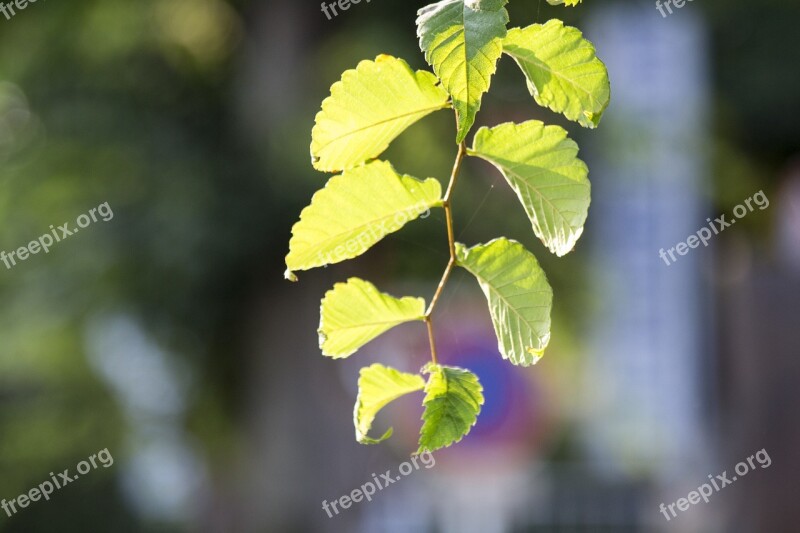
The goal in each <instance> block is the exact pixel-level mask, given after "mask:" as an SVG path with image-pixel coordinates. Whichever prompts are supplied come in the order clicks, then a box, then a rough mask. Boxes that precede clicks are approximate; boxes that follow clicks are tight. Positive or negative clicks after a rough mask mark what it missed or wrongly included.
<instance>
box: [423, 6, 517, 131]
mask: <svg viewBox="0 0 800 533" xmlns="http://www.w3.org/2000/svg"><path fill="white" fill-rule="evenodd" d="M505 4H506V0H470V2H469V4H465V2H464V0H442V1H441V2H437V3H435V4H431V5H429V6H426V7H423V8H422V9H420V10H419V12H418V13H417V14H418V17H417V36H418V37H419V43H420V48H421V49H422V51H423V52H425V58H426V59H427V60H428V63H429V64H430V65H431V66H432V67H433V71H434V72H435V73H436V75H437V76H439V78H441V80H442V84H443V85H444V87H445V89H447V92H448V93H450V96H451V97H452V99H453V107H454V108H455V110H456V113H457V115H458V133H457V135H456V142H457V143H459V142H461V141H462V140H463V139H464V137H466V136H467V133H469V130H470V128H471V127H472V125H473V123H474V122H475V115H476V114H477V113H478V110H479V109H480V107H481V98H482V96H483V93H485V92H486V91H488V90H489V85H490V83H491V79H492V75H493V74H494V72H495V70H496V68H497V60H498V59H500V56H501V55H502V53H503V37H505V35H506V24H508V12H507V11H506V9H505V8H504V7H503V6H504V5H505ZM470 6H472V7H470Z"/></svg>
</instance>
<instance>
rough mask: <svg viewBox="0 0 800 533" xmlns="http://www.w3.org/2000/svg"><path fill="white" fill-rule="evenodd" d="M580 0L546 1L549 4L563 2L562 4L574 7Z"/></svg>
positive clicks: (553, 4) (554, 4) (581, 0)
mask: <svg viewBox="0 0 800 533" xmlns="http://www.w3.org/2000/svg"><path fill="white" fill-rule="evenodd" d="M581 2H583V0H566V1H565V0H547V3H548V4H550V5H551V6H560V5H562V4H564V5H567V6H572V7H575V6H577V5H578V4H580V3H581Z"/></svg>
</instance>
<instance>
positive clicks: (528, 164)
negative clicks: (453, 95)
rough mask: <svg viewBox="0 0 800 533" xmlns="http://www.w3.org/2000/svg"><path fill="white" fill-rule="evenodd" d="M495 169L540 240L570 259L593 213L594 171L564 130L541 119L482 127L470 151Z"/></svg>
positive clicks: (554, 251)
mask: <svg viewBox="0 0 800 533" xmlns="http://www.w3.org/2000/svg"><path fill="white" fill-rule="evenodd" d="M468 153H469V154H470V155H473V156H476V157H480V158H482V159H485V160H486V161H489V162H490V163H492V164H493V165H494V166H496V167H497V168H498V169H499V170H500V172H502V173H503V176H505V178H506V181H508V183H509V184H510V185H511V188H512V189H514V192H516V193H517V197H518V198H519V199H520V201H521V202H522V205H523V207H524V208H525V212H526V213H527V214H528V218H530V220H531V223H532V225H533V231H534V233H536V236H537V237H539V239H541V241H542V242H543V243H544V244H545V246H547V247H548V248H549V249H550V250H551V251H552V252H553V253H554V254H556V255H558V256H562V255H565V254H566V253H568V252H569V251H570V250H572V249H573V248H574V247H575V243H576V242H577V241H578V238H580V236H581V234H582V233H583V224H584V223H585V222H586V217H587V215H588V213H589V203H590V202H591V185H590V184H589V179H588V178H587V176H588V174H589V169H588V167H587V166H586V164H585V163H584V162H583V161H581V160H580V159H578V157H577V155H578V145H577V144H575V142H574V141H572V140H571V139H569V138H568V137H567V132H566V131H565V130H564V129H563V128H561V127H559V126H545V125H544V124H543V123H542V122H539V121H538V120H530V121H528V122H523V123H522V124H513V123H510V122H509V123H506V124H501V125H499V126H496V127H494V128H491V129H489V128H481V129H480V130H478V133H476V134H475V143H474V146H473V148H472V150H470V151H469V152H468Z"/></svg>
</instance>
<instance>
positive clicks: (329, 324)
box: [319, 278, 425, 359]
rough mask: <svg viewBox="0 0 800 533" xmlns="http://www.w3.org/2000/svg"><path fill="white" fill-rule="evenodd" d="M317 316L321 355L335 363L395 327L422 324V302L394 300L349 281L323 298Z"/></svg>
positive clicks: (362, 283) (365, 283)
mask: <svg viewBox="0 0 800 533" xmlns="http://www.w3.org/2000/svg"><path fill="white" fill-rule="evenodd" d="M320 315H321V316H320V324H319V346H320V348H321V349H322V353H323V354H324V355H327V356H330V357H333V358H334V359H339V358H342V357H347V356H348V355H351V354H353V353H354V352H355V351H356V350H358V349H359V348H361V347H362V346H363V345H365V344H366V343H368V342H369V341H371V340H372V339H374V338H375V337H377V336H378V335H380V334H381V333H383V332H385V331H387V330H389V329H391V328H393V327H395V326H397V325H399V324H402V323H404V322H412V321H415V320H422V319H423V318H424V316H425V300H423V299H422V298H412V297H405V298H395V297H393V296H390V295H388V294H385V293H382V292H379V291H378V289H377V288H375V286H374V285H373V284H372V283H369V282H368V281H364V280H362V279H358V278H350V279H349V280H347V283H337V284H336V285H334V287H333V289H331V290H330V291H328V292H327V294H325V298H323V300H322V306H321V310H320Z"/></svg>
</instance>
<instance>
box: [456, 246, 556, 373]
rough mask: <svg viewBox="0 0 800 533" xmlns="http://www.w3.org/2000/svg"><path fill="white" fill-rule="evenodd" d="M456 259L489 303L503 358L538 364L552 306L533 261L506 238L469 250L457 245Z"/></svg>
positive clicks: (546, 285) (547, 339)
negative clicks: (476, 282) (475, 280)
mask: <svg viewBox="0 0 800 533" xmlns="http://www.w3.org/2000/svg"><path fill="white" fill-rule="evenodd" d="M456 257H457V259H458V265H459V266H461V267H463V268H465V269H466V270H467V271H469V272H470V273H471V274H472V275H473V276H475V277H476V278H477V280H478V284H479V285H480V287H481V290H482V291H483V294H484V295H485V296H486V299H487V300H488V301H489V313H490V314H491V316H492V324H493V325H494V331H495V333H496V334H497V342H498V349H499V350H500V353H501V354H502V356H503V358H504V359H508V360H509V361H511V362H512V363H513V364H515V365H521V366H529V365H532V364H534V363H536V362H537V361H538V360H539V359H540V358H541V357H542V354H543V353H544V349H545V348H546V347H547V344H548V343H549V342H550V310H551V308H552V305H553V290H552V289H551V288H550V284H549V283H548V282H547V278H546V277H545V275H544V271H543V270H542V268H541V267H540V266H539V262H538V261H537V260H536V257H534V255H533V254H532V253H530V252H529V251H528V250H526V249H525V247H524V246H522V245H521V244H520V243H518V242H516V241H511V240H508V239H505V238H500V239H495V240H493V241H491V242H489V243H487V244H479V245H477V246H474V247H473V248H466V247H465V246H464V245H463V244H460V243H457V244H456Z"/></svg>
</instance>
